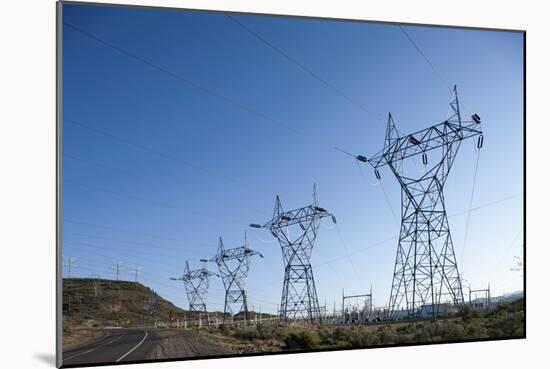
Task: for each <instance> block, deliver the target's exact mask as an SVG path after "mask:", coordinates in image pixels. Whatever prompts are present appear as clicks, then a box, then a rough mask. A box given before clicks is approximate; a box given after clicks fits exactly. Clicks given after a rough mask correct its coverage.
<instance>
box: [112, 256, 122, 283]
mask: <svg viewBox="0 0 550 369" xmlns="http://www.w3.org/2000/svg"><path fill="white" fill-rule="evenodd" d="M113 269H114V270H115V273H116V280H117V281H118V280H119V278H120V274H121V273H122V261H117V262H115V263H114V266H113Z"/></svg>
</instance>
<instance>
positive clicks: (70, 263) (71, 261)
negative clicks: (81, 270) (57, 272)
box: [65, 256, 76, 278]
mask: <svg viewBox="0 0 550 369" xmlns="http://www.w3.org/2000/svg"><path fill="white" fill-rule="evenodd" d="M75 260H76V258H75V257H73V256H67V261H66V262H65V266H66V267H67V278H72V277H73V269H74V268H75V267H76V265H75V263H74V262H75Z"/></svg>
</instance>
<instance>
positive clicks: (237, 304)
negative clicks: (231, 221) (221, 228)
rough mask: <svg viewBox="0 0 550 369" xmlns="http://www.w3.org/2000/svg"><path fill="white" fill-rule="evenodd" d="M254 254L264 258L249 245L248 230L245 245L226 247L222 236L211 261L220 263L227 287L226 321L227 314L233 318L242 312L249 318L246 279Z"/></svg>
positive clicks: (223, 279)
mask: <svg viewBox="0 0 550 369" xmlns="http://www.w3.org/2000/svg"><path fill="white" fill-rule="evenodd" d="M254 255H259V256H260V257H262V258H263V255H262V254H260V253H259V252H258V251H255V250H252V249H251V248H250V247H249V242H248V232H245V234H244V245H243V246H240V247H235V248H232V249H226V248H225V247H224V246H223V241H222V238H221V237H220V240H219V243H218V252H217V254H216V256H214V257H213V258H212V259H210V261H212V262H215V263H216V264H218V268H219V270H220V275H221V277H222V281H223V285H224V287H225V305H224V315H223V320H224V321H225V316H226V314H229V315H230V316H231V319H233V317H234V316H238V315H239V314H241V313H242V314H243V319H244V320H245V321H247V320H249V319H248V318H249V317H248V302H247V293H246V290H245V279H246V277H247V275H248V270H249V269H250V258H251V257H252V256H254ZM233 308H236V309H233Z"/></svg>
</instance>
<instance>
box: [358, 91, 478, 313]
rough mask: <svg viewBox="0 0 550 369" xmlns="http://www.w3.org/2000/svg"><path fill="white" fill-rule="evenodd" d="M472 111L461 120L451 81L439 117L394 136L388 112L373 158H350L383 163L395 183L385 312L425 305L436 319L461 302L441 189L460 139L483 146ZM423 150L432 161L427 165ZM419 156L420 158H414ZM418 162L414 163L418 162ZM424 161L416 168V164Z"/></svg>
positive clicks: (409, 310)
mask: <svg viewBox="0 0 550 369" xmlns="http://www.w3.org/2000/svg"><path fill="white" fill-rule="evenodd" d="M480 123H481V118H480V117H479V116H478V115H477V114H473V115H472V116H471V120H463V119H462V116H461V112H460V108H459V102H458V93H457V89H456V86H455V87H454V89H453V96H452V98H451V102H450V109H449V113H448V116H447V118H446V119H445V121H444V122H442V123H440V124H437V125H434V126H432V127H429V128H426V129H423V130H421V131H418V132H415V133H412V134H408V135H404V136H402V135H400V133H399V131H398V130H397V128H396V126H395V123H394V120H393V118H392V115H391V113H390V114H389V115H388V122H387V129H386V138H385V143H384V148H383V150H382V151H381V152H379V153H378V154H376V155H374V156H373V157H370V158H368V159H367V158H366V157H365V156H362V155H358V156H356V159H357V160H358V161H360V162H363V163H368V164H370V165H371V166H372V167H373V168H374V174H375V176H376V178H377V179H378V180H380V179H381V176H380V173H379V171H378V170H379V168H381V167H384V166H387V167H389V168H390V170H391V171H392V173H393V174H394V176H395V178H396V179H397V181H398V182H399V184H400V186H401V228H400V236H399V243H398V247H397V256H396V259H395V266H394V273H393V281H392V287H391V293H390V302H389V317H390V318H397V317H398V312H399V311H400V309H402V308H405V311H406V314H407V316H408V318H409V319H416V318H418V317H419V316H420V314H421V312H422V311H423V310H425V309H426V308H431V309H430V310H431V311H430V310H428V311H429V313H431V315H432V318H434V319H435V318H436V317H437V316H438V313H439V307H440V306H441V304H443V303H452V304H454V305H459V304H462V303H463V302H464V296H463V292H462V283H461V279H460V275H459V272H458V265H457V262H456V257H455V251H454V246H453V241H452V238H451V232H450V227H449V222H448V220H447V210H446V207H445V202H444V194H443V188H444V185H445V182H446V180H447V177H448V175H449V171H450V169H451V166H452V164H453V162H454V159H455V157H456V155H457V153H458V149H459V148H460V144H461V143H462V141H464V140H466V139H474V138H476V139H477V148H478V149H481V147H482V145H483V134H482V131H481V129H480ZM428 154H430V156H431V160H432V163H433V164H431V165H429V164H428V159H429V158H428ZM420 159H421V160H420ZM419 162H420V163H419ZM419 164H420V165H421V166H424V171H423V172H420V174H419V169H418V166H419Z"/></svg>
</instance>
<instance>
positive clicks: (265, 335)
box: [256, 324, 286, 340]
mask: <svg viewBox="0 0 550 369" xmlns="http://www.w3.org/2000/svg"><path fill="white" fill-rule="evenodd" d="M256 329H257V332H258V338H260V339H262V340H268V339H277V340H283V339H284V338H285V336H286V335H285V333H284V331H283V329H282V328H281V327H280V326H277V325H268V324H266V325H263V324H261V325H258V326H257V328H256Z"/></svg>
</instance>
